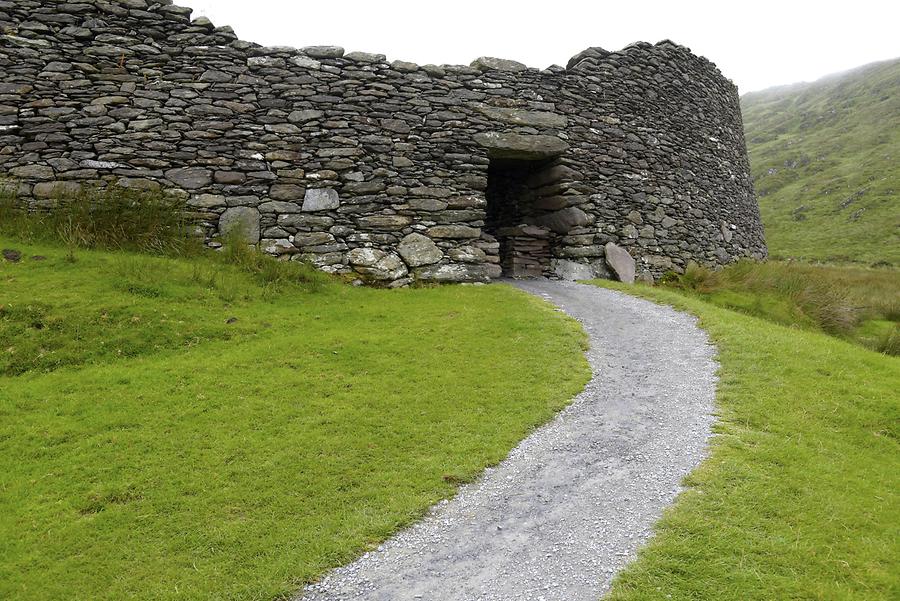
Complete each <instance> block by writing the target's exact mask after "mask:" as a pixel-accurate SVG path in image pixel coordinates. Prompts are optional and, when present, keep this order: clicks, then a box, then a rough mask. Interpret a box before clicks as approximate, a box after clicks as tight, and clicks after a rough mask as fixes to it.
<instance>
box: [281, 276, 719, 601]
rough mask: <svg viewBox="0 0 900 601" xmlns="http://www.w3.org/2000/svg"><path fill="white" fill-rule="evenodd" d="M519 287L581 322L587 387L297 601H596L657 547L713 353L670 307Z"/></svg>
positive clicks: (708, 415) (702, 433) (707, 418)
mask: <svg viewBox="0 0 900 601" xmlns="http://www.w3.org/2000/svg"><path fill="white" fill-rule="evenodd" d="M515 285H516V286H518V287H519V288H521V289H523V290H526V291H528V292H531V293H533V294H536V295H539V296H542V297H543V298H545V299H547V300H548V301H550V302H552V303H554V304H556V305H557V306H559V307H560V308H561V309H562V310H564V311H565V312H566V313H568V314H569V315H571V316H573V317H574V318H576V319H578V320H579V321H580V322H581V323H582V325H583V326H584V329H585V330H586V331H587V333H588V335H589V337H590V344H591V348H590V350H589V351H588V353H587V357H588V360H589V361H590V364H591V367H592V369H593V372H594V377H593V379H592V380H591V381H590V382H589V383H588V384H587V386H586V387H585V389H584V391H583V392H582V393H581V394H579V395H578V397H576V399H575V400H574V402H573V403H572V404H571V405H570V406H569V407H567V408H566V409H564V410H563V411H562V412H560V413H559V414H558V416H557V417H556V418H555V419H553V421H551V422H550V423H548V424H547V425H545V426H543V427H541V428H539V429H538V430H536V431H535V432H534V433H533V434H532V435H531V436H529V437H528V438H526V439H525V440H524V441H522V442H521V443H520V444H519V446H517V447H516V448H515V449H513V450H512V452H510V454H509V457H508V458H507V459H505V460H504V461H503V462H502V463H500V464H499V465H497V466H496V467H494V468H490V469H488V470H486V471H485V473H484V476H483V477H482V478H481V479H479V480H478V481H476V482H474V483H472V484H469V485H466V486H463V487H462V488H461V489H460V491H459V494H458V495H457V496H456V497H455V498H454V499H452V500H450V501H443V502H441V503H439V504H438V505H436V506H435V507H433V508H432V510H431V512H430V514H429V515H428V516H427V517H426V518H425V519H424V520H422V521H421V522H419V523H418V524H416V525H414V526H412V527H411V528H409V529H407V530H405V531H403V532H400V533H399V534H397V535H396V536H394V537H393V538H391V539H390V540H389V541H387V542H385V543H384V544H383V545H381V547H379V548H378V549H377V550H376V551H373V552H371V553H367V554H365V555H364V556H362V557H361V558H359V559H358V560H356V561H354V562H353V563H351V564H349V565H347V566H344V567H342V568H339V569H337V570H335V571H333V572H331V573H330V574H329V575H327V576H326V577H325V578H324V579H323V580H322V581H320V582H319V583H317V584H314V585H310V586H309V587H307V589H306V590H305V592H304V593H302V594H301V596H300V597H298V599H301V600H303V601H323V600H326V599H328V600H343V599H365V600H371V601H376V600H384V601H387V600H391V601H402V600H406V599H427V600H434V601H513V600H515V601H524V600H542V601H555V600H566V601H579V600H582V599H584V600H592V601H593V600H596V599H598V598H599V597H600V596H601V594H602V593H604V592H605V591H606V590H607V589H608V588H609V584H610V582H611V580H612V578H613V576H614V575H615V574H616V572H618V571H619V570H621V569H622V568H623V567H624V566H625V565H626V564H627V563H628V562H629V561H630V560H631V559H632V558H633V557H634V555H635V552H636V550H637V549H638V547H639V546H640V545H641V544H642V543H643V542H644V541H645V540H647V538H648V537H649V536H650V534H651V527H652V525H653V523H654V522H655V521H656V520H657V519H658V518H659V516H660V514H661V513H662V510H663V508H664V507H665V506H667V505H669V504H670V503H672V501H673V499H674V498H675V496H676V495H677V494H678V492H679V490H680V486H679V483H680V481H681V479H682V478H683V477H684V475H685V474H687V473H688V472H690V471H691V469H693V468H694V467H695V466H696V465H697V464H698V463H699V462H700V461H701V459H702V458H703V456H704V449H705V447H706V441H707V439H708V437H709V436H710V427H711V425H712V423H713V421H714V419H713V416H712V411H713V398H714V392H715V385H716V376H715V371H716V368H717V363H716V361H715V359H714V353H715V351H714V348H713V347H712V346H710V344H709V342H708V340H707V337H706V335H705V334H704V333H703V332H702V331H701V330H700V329H699V328H698V327H697V323H696V320H695V319H694V318H693V317H691V316H688V315H685V314H683V313H679V312H677V311H674V310H673V309H670V308H668V307H661V306H659V305H655V304H653V303H650V302H648V301H644V300H639V299H636V298H633V297H631V296H628V295H625V294H621V293H619V292H614V291H611V290H604V289H602V288H596V287H593V286H587V285H582V284H575V283H570V282H549V281H540V280H538V281H522V282H516V283H515Z"/></svg>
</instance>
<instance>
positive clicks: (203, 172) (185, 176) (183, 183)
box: [166, 167, 212, 190]
mask: <svg viewBox="0 0 900 601" xmlns="http://www.w3.org/2000/svg"><path fill="white" fill-rule="evenodd" d="M166 179H167V180H169V181H170V182H172V183H173V184H175V185H176V186H179V187H181V188H184V189H185V190H196V189H197V188H202V187H203V186H208V185H209V184H211V183H212V171H210V170H209V169H204V168H202V167H181V168H178V169H169V170H168V171H166Z"/></svg>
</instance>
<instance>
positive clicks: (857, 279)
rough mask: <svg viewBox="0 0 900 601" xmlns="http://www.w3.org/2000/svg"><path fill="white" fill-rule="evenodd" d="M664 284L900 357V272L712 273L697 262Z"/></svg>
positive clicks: (773, 268) (742, 267)
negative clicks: (899, 343) (899, 341)
mask: <svg viewBox="0 0 900 601" xmlns="http://www.w3.org/2000/svg"><path fill="white" fill-rule="evenodd" d="M665 285H666V286H668V287H670V288H676V289H680V290H683V291H687V292H690V293H693V294H696V295H698V296H699V297H700V298H702V299H703V300H705V301H708V302H710V303H712V304H714V305H717V306H720V307H725V308H727V309H732V310H735V311H740V312H742V313H746V314H749V315H753V316H756V317H762V318H763V319H767V320H769V321H772V322H775V323H778V324H781V325H786V326H792V327H798V328H804V329H809V330H815V331H819V332H823V333H826V334H831V335H833V336H837V337H840V338H843V339H846V340H850V341H852V342H856V343H858V344H862V345H863V346H865V347H867V348H870V349H872V350H875V351H878V352H884V353H888V354H892V355H900V348H898V346H900V345H898V343H897V341H896V339H897V338H900V272H898V271H897V270H895V269H885V268H882V269H871V268H863V267H850V266H842V267H838V266H833V265H832V266H828V265H807V264H803V263H783V262H778V261H769V262H768V263H755V262H752V261H741V262H738V263H735V264H732V265H729V266H728V267H726V268H724V269H722V270H719V271H712V270H709V269H706V268H704V267H700V266H698V265H696V264H694V263H692V264H690V265H688V267H687V269H686V270H685V273H684V274H682V275H680V276H673V277H670V278H667V279H666V280H665Z"/></svg>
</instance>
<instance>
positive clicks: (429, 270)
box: [414, 263, 502, 282]
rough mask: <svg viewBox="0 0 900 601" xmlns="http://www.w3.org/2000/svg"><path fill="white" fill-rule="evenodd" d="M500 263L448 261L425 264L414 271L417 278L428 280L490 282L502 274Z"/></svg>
mask: <svg viewBox="0 0 900 601" xmlns="http://www.w3.org/2000/svg"><path fill="white" fill-rule="evenodd" d="M501 273H502V272H501V268H500V266H499V265H492V264H488V263H485V264H481V265H470V264H465V263H446V264H436V265H425V266H423V267H418V268H416V269H415V271H414V275H415V278H416V279H417V280H422V281H426V282H489V281H491V279H493V278H499V277H500V275H501Z"/></svg>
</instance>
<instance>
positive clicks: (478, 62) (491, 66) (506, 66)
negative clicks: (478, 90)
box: [471, 56, 528, 73]
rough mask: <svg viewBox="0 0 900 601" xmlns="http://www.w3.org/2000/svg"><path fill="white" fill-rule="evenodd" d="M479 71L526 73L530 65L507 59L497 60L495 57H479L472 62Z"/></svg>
mask: <svg viewBox="0 0 900 601" xmlns="http://www.w3.org/2000/svg"><path fill="white" fill-rule="evenodd" d="M471 66H473V67H475V68H476V69H478V70H479V71H509V72H512V73H517V72H519V71H524V70H525V69H527V68H528V65H525V64H523V63H520V62H518V61H512V60H509V59H506V58H496V57H493V56H479V57H478V58H476V59H475V60H473V61H472V65H471Z"/></svg>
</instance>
